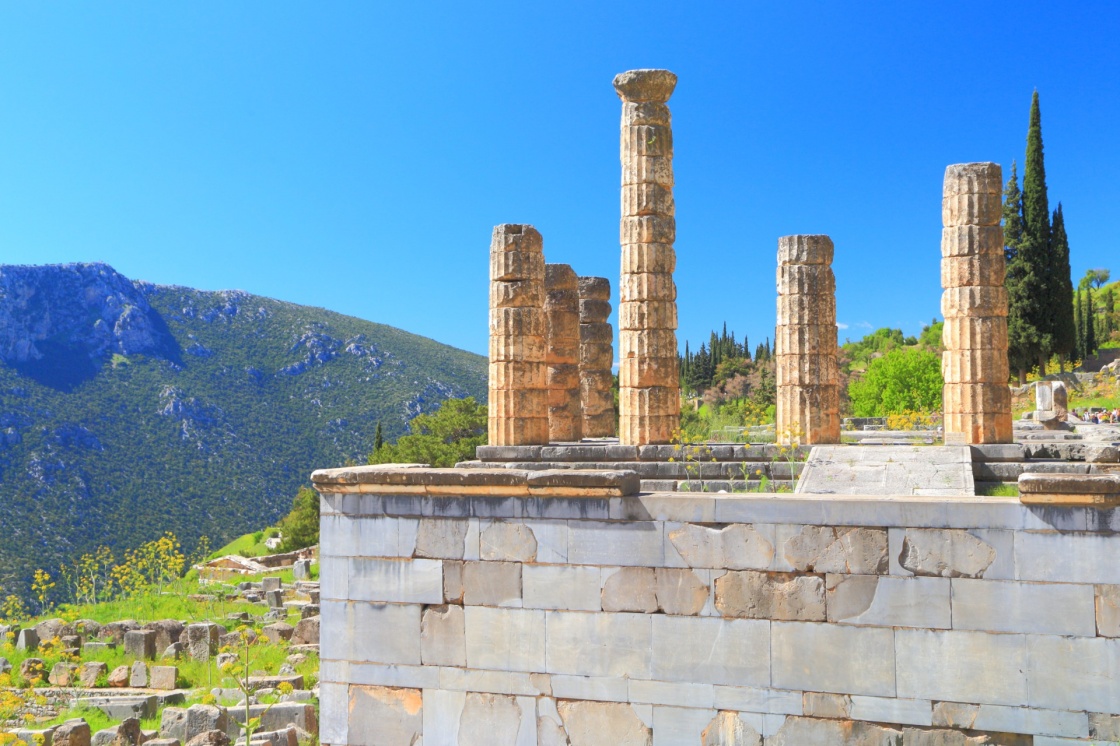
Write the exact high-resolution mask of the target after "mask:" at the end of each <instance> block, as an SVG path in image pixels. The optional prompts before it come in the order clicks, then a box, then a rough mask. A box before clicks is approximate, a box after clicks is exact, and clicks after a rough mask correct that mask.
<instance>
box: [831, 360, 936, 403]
mask: <svg viewBox="0 0 1120 746" xmlns="http://www.w3.org/2000/svg"><path fill="white" fill-rule="evenodd" d="M943 384H944V381H943V380H942V378H941V358H940V357H939V356H937V355H936V354H934V353H932V352H929V351H927V350H921V349H915V348H908V349H895V350H891V351H890V352H888V353H886V354H885V355H883V356H882V357H880V358H876V359H874V360H872V361H871V362H870V364H869V365H868V366H867V372H866V373H864V374H863V375H862V376H861V377H859V378H853V379H852V381H851V383H850V384H849V385H848V396H849V398H850V399H851V402H852V413H853V414H854V415H855V416H856V417H886V416H887V415H890V414H901V413H903V412H908V411H912V412H928V411H931V410H940V409H941V387H942V385H943Z"/></svg>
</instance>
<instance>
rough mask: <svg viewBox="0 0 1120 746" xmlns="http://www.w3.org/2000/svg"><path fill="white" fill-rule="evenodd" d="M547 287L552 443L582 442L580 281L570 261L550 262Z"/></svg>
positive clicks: (550, 429)
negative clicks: (566, 262) (564, 262)
mask: <svg viewBox="0 0 1120 746" xmlns="http://www.w3.org/2000/svg"><path fill="white" fill-rule="evenodd" d="M544 287H545V300H544V312H545V328H546V330H547V334H546V335H545V336H546V348H545V367H546V388H547V389H548V437H549V442H552V443H561V442H572V441H579V440H580V439H581V438H582V437H583V435H582V424H583V415H582V413H581V411H580V390H579V356H580V353H579V348H580V332H579V280H578V279H577V278H576V273H575V272H574V271H573V270H572V268H571V267H570V266H568V265H567V264H546V265H545V276H544Z"/></svg>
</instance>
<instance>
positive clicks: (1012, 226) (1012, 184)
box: [1003, 161, 1023, 265]
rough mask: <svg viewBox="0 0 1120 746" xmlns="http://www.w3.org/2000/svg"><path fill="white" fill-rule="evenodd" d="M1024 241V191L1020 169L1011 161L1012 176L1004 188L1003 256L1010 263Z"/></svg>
mask: <svg viewBox="0 0 1120 746" xmlns="http://www.w3.org/2000/svg"><path fill="white" fill-rule="evenodd" d="M1022 242H1023V193H1022V192H1021V191H1019V171H1018V165H1017V164H1016V163H1015V161H1011V178H1009V179H1008V180H1007V186H1005V187H1004V189H1003V258H1004V259H1006V260H1007V263H1008V265H1010V264H1011V262H1012V261H1013V260H1014V259H1015V255H1016V254H1018V253H1019V244H1021V243H1022Z"/></svg>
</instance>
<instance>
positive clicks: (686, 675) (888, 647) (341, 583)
mask: <svg viewBox="0 0 1120 746" xmlns="http://www.w3.org/2000/svg"><path fill="white" fill-rule="evenodd" d="M366 469H369V467H366ZM503 471H504V472H505V474H504V475H498V476H501V479H502V480H503V485H504V486H502V485H498V483H497V482H496V481H494V480H496V479H497V478H498V476H492V477H487V476H485V475H480V473H476V474H475V476H474V477H473V478H471V479H469V480H468V479H467V477H464V476H462V475H463V473H464V472H463V470H404V469H402V470H399V472H398V474H397V476H393V477H392V478H389V477H386V476H377V475H376V474H374V475H373V476H372V477H371V476H370V474H372V472H368V471H363V470H362V469H361V468H359V469H351V470H333V471H332V472H318V473H317V474H316V479H315V481H316V486H317V487H318V488H319V490H320V492H321V493H322V495H323V497H322V523H321V531H322V534H321V538H322V543H321V557H322V559H321V562H322V565H321V581H322V625H323V628H322V636H321V639H322V648H321V653H322V671H321V676H322V678H321V684H320V692H321V703H322V713H321V734H320V737H321V741H322V743H323V744H327V745H328V746H329V745H339V744H373V743H376V744H414V743H419V742H420V739H421V738H422V740H423V743H424V744H425V746H435V745H436V744H476V743H485V744H526V745H528V744H540V745H541V746H543V745H545V744H564V743H570V744H571V746H590V745H591V744H612V746H615V745H617V746H627V745H629V744H703V745H705V746H711V745H713V744H763V743H765V744H772V745H775V746H776V745H778V744H783V745H794V744H796V745H798V746H806V745H808V744H856V743H858V744H966V743H967V744H981V743H991V744H1037V745H1038V746H1042V745H1043V744H1046V745H1055V744H1072V743H1085V742H1088V740H1089V739H1096V742H1097V743H1100V742H1108V741H1114V740H1116V739H1117V738H1120V675H1118V673H1117V672H1118V671H1120V563H1118V562H1116V557H1117V555H1118V554H1120V536H1118V535H1117V529H1118V528H1120V511H1098V510H1092V509H1061V510H1059V509H1030V508H1027V507H1025V506H1023V505H1021V504H1019V503H1018V502H1017V501H1016V500H1014V499H1010V498H955V499H945V498H938V499H929V498H914V497H906V498H859V497H831V498H823V499H818V498H815V497H807V496H793V495H749V496H748V495H711V494H697V493H691V494H682V493H673V494H641V495H630V496H619V497H596V496H594V494H595V492H594V489H592V488H587V489H591V492H589V493H587V494H589V495H591V496H584V497H561V496H556V495H557V494H564V490H567V493H566V494H570V495H574V494H578V493H579V488H578V485H579V484H580V479H581V478H583V477H581V475H580V473H577V474H575V475H574V476H573V475H572V474H568V475H563V476H557V473H556V472H532V473H530V472H521V471H517V470H509V469H507V470H503ZM406 472H409V473H408V474H406ZM426 472H439V473H438V474H436V475H435V476H437V477H439V479H440V480H442V481H440V483H439V486H438V488H437V487H431V486H430V484H431V477H425V476H424V474H425V473H426ZM487 473H488V474H491V475H497V474H498V470H490V471H489V472H487ZM425 479H428V482H427V484H429V486H425V484H426V482H425ZM456 480H459V483H460V484H461V485H462V486H461V487H455V486H454V485H455V483H456ZM464 480H466V481H464ZM389 482H394V483H395V484H389ZM619 484H621V482H619ZM628 484H630V489H632V488H633V482H632V481H631V482H629V483H628ZM534 485H535V486H534ZM564 485H567V487H564ZM456 489H458V491H459V493H460V495H459V496H456V495H455V494H453V493H454V492H455V491H456ZM628 491H629V489H623V490H622V491H621V492H619V493H618V494H620V495H621V494H624V493H625V492H628ZM985 739H986V740H985Z"/></svg>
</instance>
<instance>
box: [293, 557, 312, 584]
mask: <svg viewBox="0 0 1120 746" xmlns="http://www.w3.org/2000/svg"><path fill="white" fill-rule="evenodd" d="M292 578H293V579H294V580H310V579H311V560H309V559H298V560H296V561H295V562H293V563H292Z"/></svg>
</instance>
